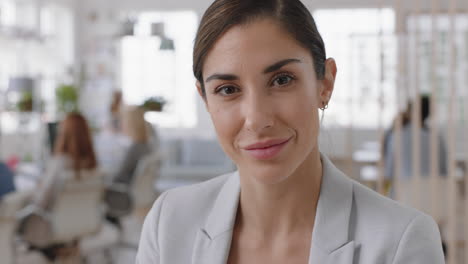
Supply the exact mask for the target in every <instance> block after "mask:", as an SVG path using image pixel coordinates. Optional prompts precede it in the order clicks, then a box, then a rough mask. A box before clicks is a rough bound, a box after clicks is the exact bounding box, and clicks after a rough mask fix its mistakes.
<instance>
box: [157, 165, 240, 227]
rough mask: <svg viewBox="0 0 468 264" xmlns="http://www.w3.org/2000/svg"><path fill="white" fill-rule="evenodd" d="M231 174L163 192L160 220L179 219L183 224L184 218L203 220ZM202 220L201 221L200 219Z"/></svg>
mask: <svg viewBox="0 0 468 264" xmlns="http://www.w3.org/2000/svg"><path fill="white" fill-rule="evenodd" d="M231 175H232V174H224V175H221V176H218V177H216V178H213V179H211V180H208V181H205V182H202V183H198V184H193V185H189V186H183V187H179V188H174V189H171V190H169V191H166V192H164V193H163V194H162V195H161V197H160V198H158V200H159V199H160V200H161V201H160V205H161V207H164V208H163V211H162V212H161V217H162V218H165V217H167V218H169V219H171V220H176V221H177V220H178V219H180V220H181V221H182V222H181V224H184V222H185V221H186V219H187V218H186V217H189V218H191V219H192V220H194V218H203V217H204V216H206V214H208V213H209V211H210V209H211V208H212V206H213V204H214V202H215V200H216V198H217V196H218V194H219V192H220V190H221V188H222V187H223V185H224V184H225V183H226V182H227V180H228V179H229V177H230V176H231ZM200 220H202V219H200Z"/></svg>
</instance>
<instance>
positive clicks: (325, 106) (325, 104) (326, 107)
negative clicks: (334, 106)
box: [320, 102, 328, 111]
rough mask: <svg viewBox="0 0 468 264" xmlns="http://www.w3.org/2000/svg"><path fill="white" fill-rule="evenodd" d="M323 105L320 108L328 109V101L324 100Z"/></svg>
mask: <svg viewBox="0 0 468 264" xmlns="http://www.w3.org/2000/svg"><path fill="white" fill-rule="evenodd" d="M322 105H323V106H322V107H320V110H322V111H324V110H325V109H328V103H325V102H322Z"/></svg>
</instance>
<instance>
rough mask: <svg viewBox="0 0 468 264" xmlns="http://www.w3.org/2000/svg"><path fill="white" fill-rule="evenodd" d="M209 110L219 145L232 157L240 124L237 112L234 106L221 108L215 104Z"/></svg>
mask: <svg viewBox="0 0 468 264" xmlns="http://www.w3.org/2000/svg"><path fill="white" fill-rule="evenodd" d="M209 112H210V116H211V120H212V121H213V125H214V128H215V130H216V134H217V136H218V139H219V141H220V144H221V147H222V148H223V149H224V151H225V152H226V153H228V155H229V156H231V157H232V153H233V151H234V150H233V148H234V147H235V146H233V144H235V140H236V136H237V134H238V131H239V129H240V126H241V122H240V120H239V114H238V112H237V111H236V109H235V108H226V107H223V108H221V107H216V106H215V105H214V106H213V107H212V108H211V109H210V111H209Z"/></svg>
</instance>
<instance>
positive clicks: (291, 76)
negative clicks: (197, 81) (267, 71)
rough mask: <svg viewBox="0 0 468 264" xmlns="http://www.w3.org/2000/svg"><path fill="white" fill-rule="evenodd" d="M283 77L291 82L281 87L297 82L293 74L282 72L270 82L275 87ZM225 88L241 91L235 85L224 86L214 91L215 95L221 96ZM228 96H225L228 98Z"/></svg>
mask: <svg viewBox="0 0 468 264" xmlns="http://www.w3.org/2000/svg"><path fill="white" fill-rule="evenodd" d="M281 77H288V78H289V79H290V80H289V82H288V83H287V84H283V85H279V86H286V85H289V84H290V83H291V82H292V81H294V80H296V77H295V76H294V75H293V74H291V73H287V72H282V73H278V74H276V75H275V76H274V77H273V79H272V81H271V82H270V85H271V86H273V85H274V82H275V81H276V80H278V79H279V78H281ZM224 88H233V89H235V90H239V88H237V87H235V86H233V85H224V86H221V87H218V88H216V89H215V90H214V91H213V94H220V93H221V91H222V90H223V89H224ZM228 95H230V94H228ZM228 95H225V96H228Z"/></svg>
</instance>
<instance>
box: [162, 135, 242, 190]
mask: <svg viewBox="0 0 468 264" xmlns="http://www.w3.org/2000/svg"><path fill="white" fill-rule="evenodd" d="M161 151H162V155H163V157H164V162H163V164H162V167H161V178H160V179H159V180H158V181H157V182H156V187H155V188H156V189H157V191H158V192H160V193H161V192H163V191H165V190H168V189H171V188H174V187H178V186H183V185H188V184H193V183H197V182H201V181H206V180H209V179H211V178H213V177H216V176H219V175H222V174H224V173H226V172H231V171H234V170H235V169H236V167H235V165H234V163H233V162H232V161H231V160H230V159H229V157H228V156H226V154H225V153H224V152H223V150H222V148H221V147H220V145H219V143H218V142H217V140H216V139H215V138H213V139H206V138H195V137H192V138H190V137H187V138H183V139H166V140H161Z"/></svg>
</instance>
